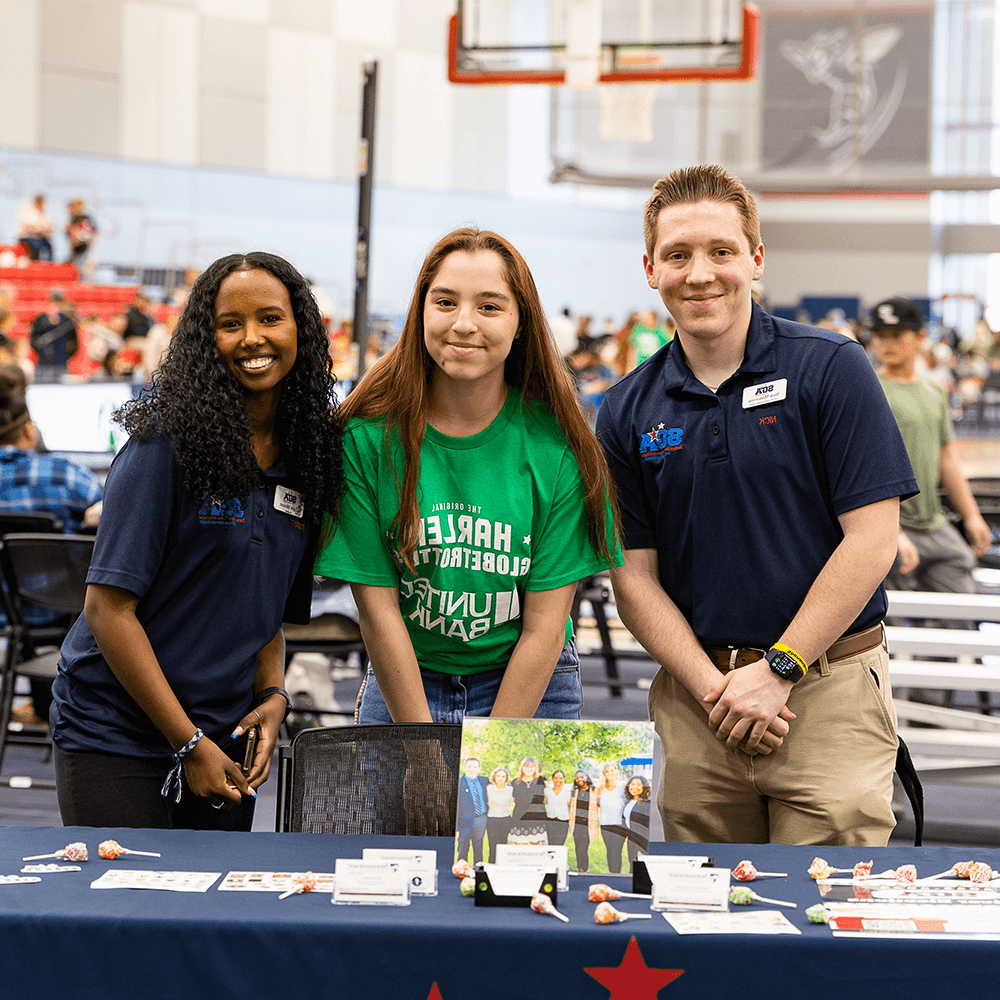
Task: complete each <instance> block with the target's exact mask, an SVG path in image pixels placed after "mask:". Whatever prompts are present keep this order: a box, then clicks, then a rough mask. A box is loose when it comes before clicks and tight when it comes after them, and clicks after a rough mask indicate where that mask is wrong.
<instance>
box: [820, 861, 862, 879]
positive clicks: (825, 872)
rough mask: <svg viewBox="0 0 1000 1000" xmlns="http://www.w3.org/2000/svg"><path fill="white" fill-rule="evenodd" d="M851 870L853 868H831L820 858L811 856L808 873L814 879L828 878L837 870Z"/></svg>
mask: <svg viewBox="0 0 1000 1000" xmlns="http://www.w3.org/2000/svg"><path fill="white" fill-rule="evenodd" d="M847 871H850V872H853V871H854V869H853V868H831V867H830V866H829V865H828V864H827V863H826V862H825V861H824V860H823V859H822V858H813V863H812V864H811V865H810V866H809V874H810V875H812V877H813V878H814V879H817V880H818V879H821V878H829V877H830V876H831V875H836V874H837V872H847Z"/></svg>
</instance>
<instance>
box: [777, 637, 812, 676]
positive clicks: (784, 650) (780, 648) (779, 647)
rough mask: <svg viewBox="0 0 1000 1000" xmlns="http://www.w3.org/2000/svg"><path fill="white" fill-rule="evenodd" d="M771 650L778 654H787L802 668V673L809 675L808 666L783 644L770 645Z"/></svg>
mask: <svg viewBox="0 0 1000 1000" xmlns="http://www.w3.org/2000/svg"><path fill="white" fill-rule="evenodd" d="M771 649H776V650H777V651H778V652H779V653H787V654H788V655H789V656H790V657H791V658H792V659H793V660H794V661H795V662H796V663H797V664H798V665H799V666H800V667H801V668H802V673H804V674H807V673H809V664H808V663H806V661H805V659H804V658H803V657H802V656H800V655H799V654H798V653H796V652H795V650H794V649H792V647H791V646H786V645H785V644H784V643H783V642H776V643H773V644H772V646H771Z"/></svg>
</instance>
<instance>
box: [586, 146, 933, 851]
mask: <svg viewBox="0 0 1000 1000" xmlns="http://www.w3.org/2000/svg"><path fill="white" fill-rule="evenodd" d="M644 229H645V240H646V253H645V255H644V257H643V263H644V265H645V270H646V278H647V281H648V283H649V285H650V287H651V288H654V289H656V290H657V291H658V292H659V293H660V297H661V299H662V300H663V303H664V305H666V307H667V310H668V311H669V312H670V315H671V316H672V317H673V319H674V321H675V322H676V324H677V334H676V336H675V338H674V340H673V341H672V342H671V343H670V344H668V345H667V346H666V347H664V348H662V349H661V350H660V351H658V352H657V353H656V354H655V355H653V357H652V358H650V359H649V360H648V361H647V362H646V363H645V364H643V365H641V366H640V367H639V368H637V369H636V370H635V371H634V372H632V373H631V374H629V375H627V376H626V377H625V378H623V379H622V380H621V381H620V382H618V383H617V385H615V386H613V387H612V388H611V389H610V390H609V391H608V394H607V396H606V398H605V402H604V405H603V406H602V408H601V410H600V413H599V416H598V423H597V432H598V436H599V437H600V439H601V442H602V444H603V445H604V448H605V451H606V453H607V456H608V460H609V463H610V466H611V470H612V475H613V477H614V479H615V483H616V486H617V490H618V498H619V503H620V505H621V512H622V530H623V533H624V538H625V547H626V552H625V564H624V565H623V566H622V567H620V568H618V569H617V570H614V571H613V572H612V582H613V584H614V588H615V596H616V599H617V602H618V609H619V612H620V614H621V617H622V621H623V622H624V623H625V624H626V625H627V626H628V628H629V629H630V630H631V631H632V632H633V634H634V635H635V636H636V637H637V638H638V639H639V640H640V642H642V644H643V646H645V648H646V649H647V650H648V651H649V652H650V654H651V655H652V656H653V657H654V659H655V660H656V661H657V662H658V663H659V664H660V670H659V671H658V673H657V675H656V678H655V679H654V681H653V685H652V687H651V690H650V696H649V704H650V713H651V716H652V718H653V720H654V722H655V725H656V729H657V732H658V733H659V735H660V737H661V739H662V741H663V759H664V765H663V769H662V776H661V782H660V788H659V791H658V796H657V801H658V804H659V807H660V811H661V814H662V816H663V822H664V831H665V835H666V837H667V838H668V839H670V840H680V841H701V842H733V843H762V842H768V841H770V842H774V843H789V844H821V843H822V844H858V845H884V844H885V843H886V841H887V840H888V837H889V834H890V832H891V831H892V828H893V826H894V819H893V815H892V808H891V798H892V773H893V769H894V766H895V759H896V748H897V737H896V726H895V721H896V720H895V712H894V710H893V705H892V697H891V691H890V688H889V679H888V653H887V651H886V648H885V645H884V637H883V632H882V625H881V622H882V617H883V615H884V613H885V609H886V600H885V592H884V590H883V588H882V586H881V583H882V580H883V578H884V577H885V574H886V573H887V571H888V570H889V567H890V566H891V565H892V562H893V558H894V557H895V552H896V532H897V526H898V520H899V498H900V497H908V496H911V495H913V494H914V493H915V492H916V489H917V486H916V482H915V480H914V478H913V473H912V471H911V469H910V463H909V460H908V459H907V456H906V450H905V448H904V446H903V443H902V440H901V438H900V436H899V432H898V430H897V428H896V424H895V421H894V420H893V418H892V413H891V411H890V410H889V407H888V405H887V404H886V401H885V396H884V394H883V392H882V390H881V387H880V386H879V383H878V379H877V378H876V377H875V373H874V372H873V371H872V368H871V365H870V364H869V362H868V360H867V358H866V357H865V354H864V351H863V349H862V348H861V347H860V346H859V345H858V344H856V343H854V342H853V341H850V340H848V339H847V338H846V337H844V336H842V335H841V334H839V333H835V332H832V331H827V330H820V329H815V328H813V327H808V326H804V325H801V324H797V323H790V322H786V321H784V320H779V319H776V318H774V317H771V316H769V315H768V314H767V313H765V312H764V311H763V310H762V309H760V307H759V306H757V305H755V304H754V303H753V302H752V300H751V296H750V286H751V283H752V282H753V281H754V280H756V279H759V278H760V277H761V275H762V274H763V270H764V246H763V244H762V243H761V239H760V224H759V220H758V216H757V209H756V205H755V204H754V201H753V198H752V197H751V196H750V195H749V193H748V192H747V190H746V188H745V187H744V186H743V184H742V183H741V182H740V181H739V180H737V179H736V178H734V177H732V176H731V175H729V174H728V173H727V172H726V171H725V170H723V169H722V168H721V167H717V166H701V167H692V168H688V169H685V170H679V171H675V172H674V173H672V174H669V175H668V176H667V177H664V178H663V179H662V180H660V181H659V182H658V183H657V184H656V186H655V188H654V190H653V196H652V197H651V198H650V200H649V202H648V203H647V205H646V212H645V226H644Z"/></svg>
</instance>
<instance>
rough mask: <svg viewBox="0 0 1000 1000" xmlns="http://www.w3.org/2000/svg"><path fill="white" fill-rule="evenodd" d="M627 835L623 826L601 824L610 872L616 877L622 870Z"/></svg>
mask: <svg viewBox="0 0 1000 1000" xmlns="http://www.w3.org/2000/svg"><path fill="white" fill-rule="evenodd" d="M625 833H626V831H625V828H624V827H623V826H605V825H604V824H603V823H602V824H601V838H602V839H603V841H604V850H605V851H606V852H607V855H608V871H609V872H612V873H613V874H616V875H617V874H618V873H620V872H621V870H622V848H623V847H624V846H625Z"/></svg>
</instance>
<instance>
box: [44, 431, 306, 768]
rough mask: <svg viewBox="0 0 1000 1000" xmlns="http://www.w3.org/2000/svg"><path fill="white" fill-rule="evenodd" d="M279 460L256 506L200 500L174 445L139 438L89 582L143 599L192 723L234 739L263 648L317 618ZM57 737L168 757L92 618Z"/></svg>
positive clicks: (61, 702) (56, 690) (58, 710)
mask: <svg viewBox="0 0 1000 1000" xmlns="http://www.w3.org/2000/svg"><path fill="white" fill-rule="evenodd" d="M296 499H299V498H298V495H297V492H296V490H295V489H294V483H293V482H292V481H291V480H290V478H289V476H288V475H287V474H286V471H285V469H284V466H283V465H282V464H281V462H280V461H279V462H278V463H276V464H275V465H274V466H272V468H270V469H269V470H268V471H267V472H266V473H262V474H261V477H260V481H259V483H258V485H257V486H256V487H255V488H254V490H253V492H252V493H251V495H250V497H249V502H248V503H247V502H244V501H241V500H240V499H236V498H227V497H214V498H208V499H206V500H205V501H204V502H203V503H202V504H201V505H200V507H199V506H198V505H191V504H190V503H189V502H188V501H187V497H186V494H185V491H184V486H183V473H182V471H181V469H180V467H179V466H178V465H177V462H176V459H175V457H174V452H173V448H172V447H171V445H170V440H169V439H168V438H167V437H165V436H163V435H158V436H155V437H152V438H150V439H149V440H148V441H136V440H135V439H132V440H130V441H129V442H128V443H127V444H126V445H125V447H124V448H123V449H122V450H121V452H120V453H119V454H118V455H117V457H116V458H115V460H114V462H113V463H112V466H111V470H110V472H109V473H108V479H107V483H106V486H105V492H104V510H103V513H102V516H101V523H100V527H99V529H98V532H97V540H96V543H95V548H94V556H93V559H92V561H91V565H90V571H89V573H88V575H87V582H88V583H95V584H105V585H108V586H112V587H119V588H121V589H123V590H127V591H130V592H131V593H133V594H136V595H137V596H138V597H139V603H138V605H137V607H136V616H137V617H138V619H139V622H140V623H141V624H142V626H143V628H144V629H145V632H146V635H147V636H148V637H149V641H150V644H151V645H152V648H153V651H154V652H155V654H156V657H157V660H158V661H159V664H160V667H161V668H162V670H163V673H164V675H165V677H166V679H167V681H168V683H169V684H170V686H171V688H172V689H173V691H174V693H175V694H176V695H177V698H178V700H179V701H180V703H181V705H183V706H184V709H185V710H186V711H187V713H188V715H189V716H190V718H191V721H192V722H193V723H194V724H195V725H196V726H197V727H199V728H200V729H202V730H204V732H205V733H206V734H207V735H208V736H209V737H211V738H212V739H216V738H222V737H223V736H228V734H229V733H231V732H232V729H233V727H234V726H235V725H236V724H237V722H239V720H240V718H241V717H242V715H243V714H244V713H245V712H247V711H248V710H249V709H250V707H251V703H252V690H253V682H254V676H255V674H256V671H257V654H258V652H259V651H260V650H261V649H262V648H263V647H264V646H266V645H267V643H269V642H270V641H271V640H272V639H273V638H274V636H275V635H276V634H277V631H278V629H279V628H280V627H281V623H282V621H283V620H285V621H294V622H308V621H309V604H310V597H311V584H312V576H311V566H312V563H311V558H312V554H313V552H312V550H313V548H314V546H313V541H314V539H313V537H312V536H313V532H311V531H310V530H309V528H308V526H307V525H306V523H305V521H304V519H303V518H302V517H301V516H296V511H295V501H296ZM51 719H52V724H53V738H54V740H55V742H56V743H57V744H58V745H59V746H60V747H61V748H62V749H64V750H99V751H103V752H106V753H117V754H125V755H127V756H135V757H153V758H159V757H164V758H165V757H169V755H170V753H171V749H170V747H169V746H168V744H167V741H166V739H165V738H164V737H163V735H162V734H161V733H160V732H159V730H158V729H157V728H156V727H155V726H154V725H153V724H152V722H151V721H150V720H149V718H148V717H147V716H146V714H145V712H143V711H142V709H140V708H139V706H138V705H137V704H136V703H135V702H134V701H133V700H132V698H131V697H130V696H129V695H128V694H127V693H126V691H125V689H124V688H123V687H122V686H121V685H120V684H119V683H118V681H117V680H116V679H115V677H114V675H113V674H112V672H111V669H110V668H109V667H108V665H107V663H106V662H105V660H104V657H103V656H102V655H101V651H100V650H99V649H98V647H97V643H96V642H95V641H94V637H93V635H92V633H91V631H90V629H89V627H88V626H87V622H86V620H85V619H84V617H83V615H81V616H80V618H79V619H78V620H77V622H76V623H75V624H74V626H73V628H72V629H71V631H70V633H69V635H68V636H67V638H66V641H65V642H64V644H63V648H62V657H61V660H60V663H59V676H58V677H57V679H56V681H55V683H54V685H53V706H52V713H51Z"/></svg>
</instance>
